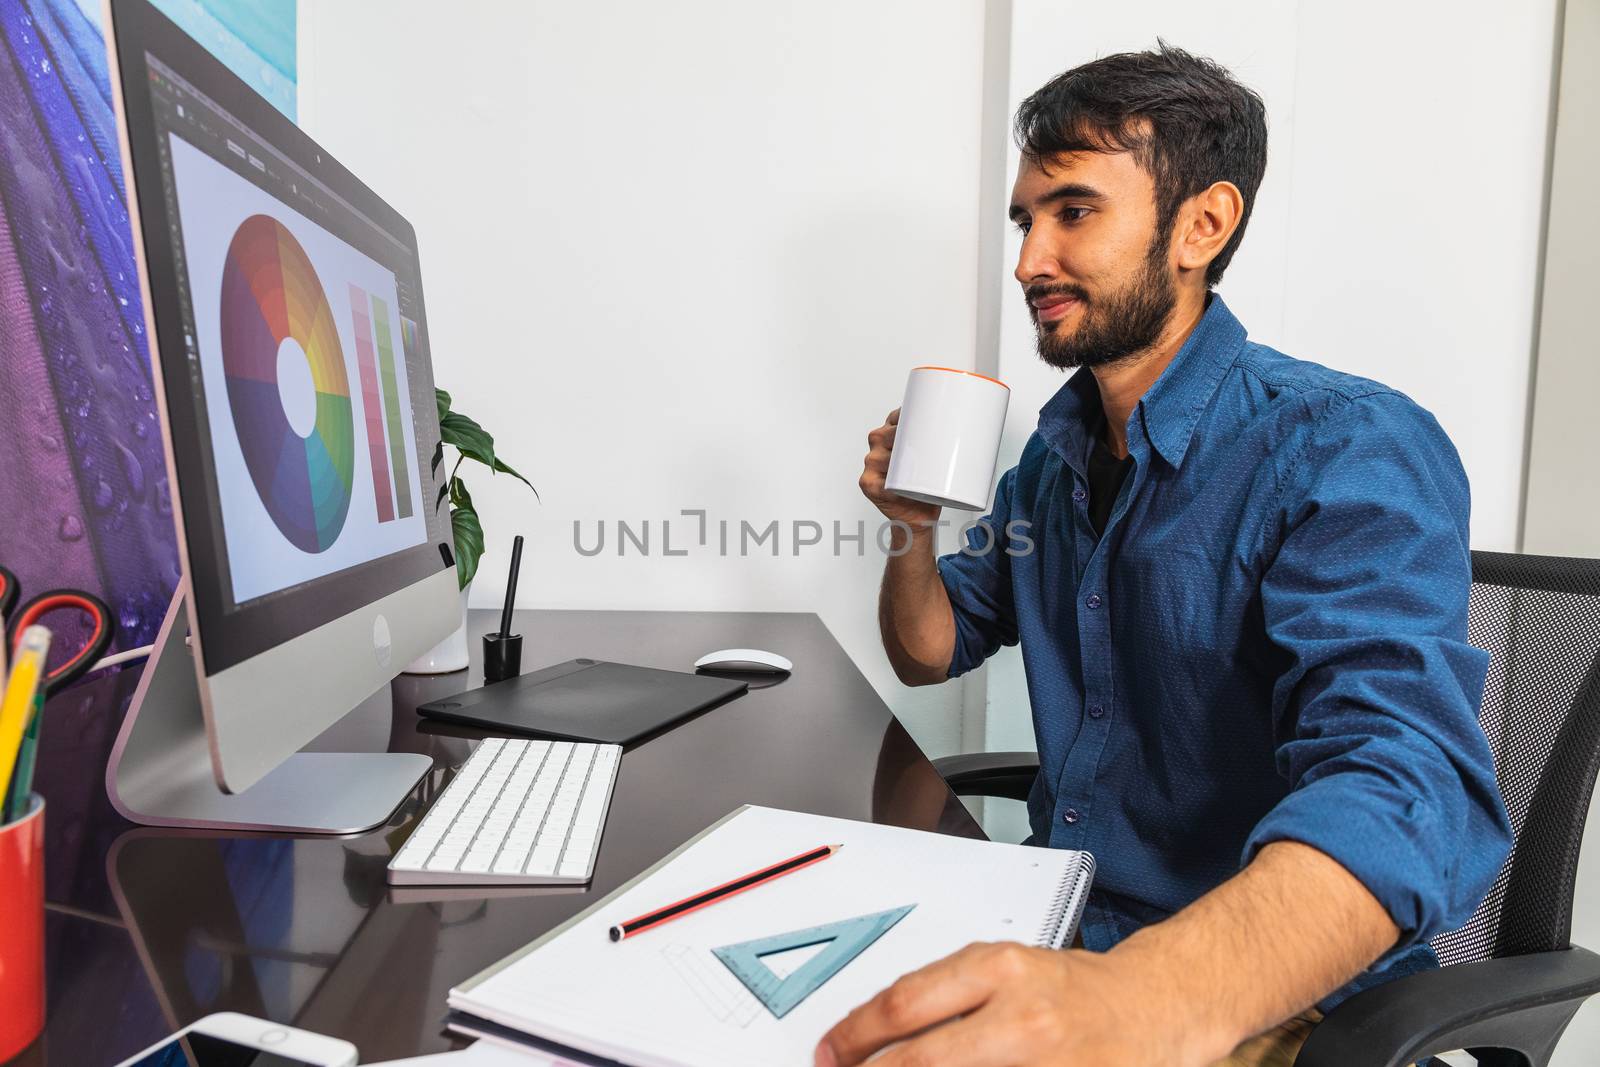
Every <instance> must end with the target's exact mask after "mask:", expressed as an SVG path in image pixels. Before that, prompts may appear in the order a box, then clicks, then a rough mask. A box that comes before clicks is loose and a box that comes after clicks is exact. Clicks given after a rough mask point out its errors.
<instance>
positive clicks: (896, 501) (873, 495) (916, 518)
mask: <svg viewBox="0 0 1600 1067" xmlns="http://www.w3.org/2000/svg"><path fill="white" fill-rule="evenodd" d="M899 424H900V409H899V408H895V409H894V410H893V411H891V412H889V414H888V417H886V418H885V419H884V420H883V425H882V426H879V427H878V428H877V429H876V430H873V431H872V432H871V433H869V434H867V456H866V459H865V460H863V461H862V467H863V469H862V471H861V482H860V485H861V492H862V493H863V494H865V495H866V498H867V499H868V500H870V501H872V503H873V506H874V507H876V508H877V509H878V510H879V511H881V512H883V515H884V518H887V519H890V520H899V521H900V522H903V523H906V524H907V525H909V526H910V527H911V528H912V529H917V528H919V527H927V528H931V527H932V526H933V524H934V523H935V522H938V521H939V505H937V504H924V503H921V502H920V501H916V500H907V499H906V498H905V497H903V496H896V495H895V494H894V493H891V492H889V490H887V489H885V488H884V485H883V483H884V481H885V479H887V478H888V477H889V455H890V453H891V452H893V451H894V434H895V428H896V427H897V426H899ZM896 543H898V537H897V538H896Z"/></svg>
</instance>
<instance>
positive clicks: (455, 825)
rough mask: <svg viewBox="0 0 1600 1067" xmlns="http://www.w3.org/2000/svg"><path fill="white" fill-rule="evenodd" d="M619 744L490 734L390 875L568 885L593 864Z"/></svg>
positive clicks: (428, 881) (410, 881) (400, 879)
mask: <svg viewBox="0 0 1600 1067" xmlns="http://www.w3.org/2000/svg"><path fill="white" fill-rule="evenodd" d="M621 756H622V746H620V745H595V744H589V743H587V742H579V741H535V740H522V739H519V738H506V737H490V738H486V739H485V740H484V741H483V742H482V743H481V744H479V745H478V747H477V749H475V750H474V751H473V753H472V755H471V756H469V757H467V762H466V763H464V764H462V765H461V769H460V770H459V771H457V772H456V777H455V780H454V781H452V782H451V783H450V784H449V785H448V786H446V787H445V791H444V792H443V793H442V794H441V795H440V796H439V799H438V800H436V801H434V802H433V807H431V808H429V809H428V813H427V814H426V815H424V816H423V817H422V822H421V823H420V824H418V826H417V828H416V829H415V830H414V831H412V833H411V836H410V837H408V838H407V839H406V842H405V844H404V845H402V846H401V848H400V851H399V852H397V853H396V854H395V857H394V859H392V860H390V861H389V881H390V882H391V883H392V884H394V885H460V884H482V885H567V884H572V883H581V882H587V881H588V880H589V879H590V877H591V876H592V875H593V873H594V858H595V853H596V852H597V851H598V849H599V847H600V831H601V830H602V829H604V827H605V824H606V809H607V807H609V806H610V804H611V787H612V786H613V785H614V784H615V783H616V780H617V762H618V760H620V759H621Z"/></svg>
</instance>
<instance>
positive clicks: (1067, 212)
mask: <svg viewBox="0 0 1600 1067" xmlns="http://www.w3.org/2000/svg"><path fill="white" fill-rule="evenodd" d="M1088 216H1089V209H1088V208H1086V207H1064V208H1062V209H1061V219H1062V221H1063V222H1081V221H1082V220H1084V219H1085V218H1088Z"/></svg>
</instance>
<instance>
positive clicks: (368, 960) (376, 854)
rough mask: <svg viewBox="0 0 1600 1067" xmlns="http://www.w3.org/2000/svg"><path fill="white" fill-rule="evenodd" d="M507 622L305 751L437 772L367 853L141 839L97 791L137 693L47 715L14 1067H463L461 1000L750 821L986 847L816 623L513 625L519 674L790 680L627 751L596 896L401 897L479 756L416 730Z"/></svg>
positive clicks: (81, 699)
mask: <svg viewBox="0 0 1600 1067" xmlns="http://www.w3.org/2000/svg"><path fill="white" fill-rule="evenodd" d="M496 621H497V620H496V619H495V613H493V612H488V611H475V612H473V613H472V620H471V623H470V626H471V627H472V629H473V634H472V638H471V644H472V651H473V665H472V667H471V669H470V670H469V671H468V672H458V673H456V674H447V675H438V676H433V677H412V676H402V677H400V678H399V679H396V680H395V681H394V682H393V683H392V684H391V685H389V686H387V687H385V688H384V689H383V690H381V691H379V692H378V693H376V694H374V695H373V697H372V698H370V699H369V700H367V701H366V702H365V703H363V704H362V706H361V707H360V708H359V709H357V710H356V711H355V712H353V713H352V714H351V715H349V716H347V717H346V718H345V719H344V720H342V721H341V722H340V723H339V724H338V725H336V726H335V727H333V728H332V729H331V730H329V731H328V732H327V733H326V734H324V735H323V736H322V737H320V738H318V740H317V741H316V743H315V744H314V745H313V746H312V747H314V748H318V749H321V750H324V751H382V750H384V749H389V750H393V751H409V752H423V753H426V754H428V755H430V756H432V757H433V758H434V762H435V770H434V773H433V774H432V775H430V776H429V777H428V778H427V779H425V780H424V782H423V784H422V785H421V786H419V788H418V790H417V791H416V794H414V795H413V796H412V797H411V798H409V799H408V800H407V802H406V803H405V804H404V805H402V807H401V809H400V811H399V812H397V813H396V815H395V817H394V818H393V819H392V820H391V821H390V823H389V824H388V825H387V826H386V827H384V828H383V829H381V830H378V831H374V832H373V833H370V834H365V835H362V836H359V837H347V838H294V837H285V836H277V835H266V834H251V835H218V834H215V833H209V832H194V831H171V830H156V829H150V828H140V827H134V826H132V825H130V824H129V823H127V822H126V821H124V820H123V819H122V818H121V817H120V816H118V815H117V814H116V812H114V811H113V810H112V808H111V805H110V803H109V802H108V801H107V799H106V793H105V781H104V779H105V765H106V758H107V756H108V755H109V753H110V750H111V745H112V742H113V741H114V740H115V738H116V733H117V728H118V725H119V724H120V721H121V717H122V714H123V712H124V711H125V710H126V708H127V704H128V700H129V699H130V697H131V696H132V694H133V689H134V685H135V684H136V683H137V680H138V671H137V670H131V669H130V670H126V671H123V672H122V673H121V674H113V675H108V676H107V677H105V678H102V679H100V680H98V681H93V682H90V683H88V684H86V685H84V686H81V687H79V688H77V689H73V690H69V691H67V692H64V693H62V694H61V695H60V696H59V697H57V698H56V699H55V700H54V701H52V702H51V705H50V707H49V708H48V710H47V712H46V714H47V719H46V724H45V731H44V737H43V742H42V744H43V748H42V756H41V761H40V766H39V776H38V787H39V791H40V792H41V793H42V794H43V795H44V796H45V798H46V801H47V804H48V809H47V812H46V820H47V826H46V828H47V836H48V856H47V866H46V879H47V886H46V899H47V909H48V910H47V915H46V931H45V936H46V946H47V949H46V950H47V953H48V960H47V967H48V982H49V990H48V998H49V1009H48V1010H49V1019H48V1024H47V1028H46V1031H45V1036H44V1038H43V1039H42V1040H41V1041H40V1042H39V1043H37V1044H36V1045H35V1046H34V1048H33V1049H31V1050H30V1051H29V1052H27V1053H24V1055H23V1057H22V1059H21V1061H20V1062H21V1063H24V1064H46V1063H48V1064H53V1065H56V1067H100V1065H109V1064H114V1063H116V1062H117V1061H119V1060H121V1059H123V1058H124V1057H126V1056H130V1055H132V1054H133V1053H135V1052H137V1051H138V1050H139V1049H140V1048H142V1047H144V1046H145V1045H148V1044H151V1043H153V1042H155V1041H157V1040H159V1039H160V1038H161V1037H162V1036H164V1035H166V1034H168V1033H170V1032H171V1031H172V1030H174V1029H177V1028H178V1027H180V1026H183V1025H185V1024H187V1023H189V1022H192V1021H193V1020H195V1019H197V1018H199V1017H200V1016H202V1015H206V1014H209V1013H210V1012H214V1011H239V1012H245V1013H247V1014H250V1015H257V1016H261V1017H264V1018H268V1019H274V1020H277V1021H280V1022H285V1023H292V1024H295V1025H297V1026H302V1027H305V1028H307V1029H310V1030H316V1031H319V1032H321V1033H326V1034H331V1035H334V1036H336V1037H342V1038H345V1039H347V1040H349V1041H353V1042H354V1043H355V1044H356V1046H357V1047H358V1048H359V1049H360V1051H361V1062H362V1063H369V1062H378V1061H382V1060H388V1059H395V1058H399V1057H402V1056H411V1055H418V1054H421V1053H426V1052H441V1051H445V1050H447V1049H450V1048H452V1047H458V1045H457V1044H455V1043H453V1042H452V1040H451V1038H450V1037H449V1036H447V1035H446V1034H445V1033H444V1031H443V1028H442V1019H443V1016H444V1011H445V995H446V993H447V992H448V990H449V989H450V987H451V986H452V985H454V984H456V983H458V982H460V981H462V980H463V979H465V978H467V977H469V976H471V975H472V974H474V973H476V972H477V971H479V970H480V969H482V968H483V967H485V966H487V965H488V964H490V963H493V962H494V961H495V960H497V959H499V958H500V957H502V956H504V955H506V954H507V953H509V952H511V951H512V950H513V949H516V948H518V947H519V946H521V945H522V944H524V943H525V942H527V941H530V940H532V939H533V938H535V937H537V936H539V935H540V934H541V933H543V932H544V931H546V930H548V929H549V928H551V927H553V926H555V925H556V924H557V923H559V922H561V921H562V920H564V919H566V918H567V917H568V916H570V915H572V914H573V913H574V912H576V911H578V910H580V909H581V908H583V907H585V906H586V905H587V904H588V903H589V902H590V901H592V900H595V899H597V898H598V897H599V896H601V895H603V894H605V893H607V892H610V891H611V890H612V889H614V888H615V887H616V886H618V885H620V884H621V883H623V882H625V881H626V880H627V879H629V878H630V877H632V876H633V875H634V874H636V873H638V872H639V871H640V870H642V869H644V868H645V867H647V866H649V865H650V864H651V863H653V862H654V861H655V860H657V859H659V858H660V857H662V856H663V855H665V854H666V853H667V852H669V851H671V850H672V849H673V848H674V847H676V846H677V845H678V844H679V843H680V842H682V841H683V840H684V839H686V838H688V837H689V836H690V835H692V834H694V833H695V832H696V831H698V830H700V829H701V828H703V827H705V826H706V825H708V824H709V823H711V822H713V821H714V820H716V819H718V818H720V817H721V816H722V815H724V814H726V813H727V812H728V811H730V810H731V809H733V808H734V807H736V806H738V805H739V804H746V803H753V804H765V805H769V806H773V807H783V808H792V809H795V810H800V811H811V812H817V813H820V814H826V815H838V816H844V817H848V818H853V819H869V820H872V821H875V822H880V823H891V824H894V825H898V826H909V827H916V828H919V829H928V830H940V831H943V832H946V833H953V834H962V835H966V836H970V837H981V836H982V831H981V830H980V829H979V827H978V826H977V824H976V823H975V822H974V821H973V820H972V818H971V817H970V816H969V815H968V813H967V811H966V809H965V808H964V807H962V805H961V802H960V801H959V800H957V799H956V798H955V796H954V795H952V794H951V793H950V791H949V790H948V789H947V788H946V787H945V785H944V782H943V781H942V780H941V779H940V778H939V776H938V774H937V773H936V772H935V771H934V769H933V767H932V765H931V764H930V763H929V762H928V759H927V757H925V756H924V755H923V753H922V751H921V749H919V748H918V747H917V745H916V743H915V742H914V741H912V740H911V738H910V736H909V735H908V734H907V733H906V731H905V729H904V728H903V727H902V726H901V725H900V723H899V722H898V721H897V720H896V719H895V718H894V716H893V715H892V714H891V713H890V712H889V709H888V708H887V707H886V706H885V705H884V703H883V702H882V701H881V700H879V699H878V696H877V694H876V693H875V692H874V691H873V689H872V687H871V686H870V685H868V684H867V680H866V679H865V678H864V677H862V675H861V672H860V671H858V670H857V669H856V667H855V665H854V664H853V663H851V662H850V659H849V657H847V656H846V655H845V653H844V650H843V649H842V648H840V647H839V643H838V642H837V641H835V640H834V638H833V636H832V635H831V634H830V633H828V631H827V629H826V628H825V627H824V626H823V625H822V622H821V620H820V619H818V618H817V616H816V615H812V614H783V613H720V612H603V611H525V612H518V615H517V624H518V629H520V630H521V632H522V633H523V634H524V646H523V660H524V664H525V667H526V669H528V670H534V669H537V668H538V667H540V666H544V665H546V664H550V663H558V662H561V661H563V660H568V659H573V658H576V657H579V656H591V657H594V658H597V659H609V660H615V661H619V662H625V663H638V664H642V665H645V666H652V667H664V668H668V669H676V670H689V669H692V667H691V664H692V663H693V662H694V660H695V659H696V658H697V657H699V656H700V655H702V654H704V653H706V652H709V651H712V650H713V649H718V648H729V647H756V648H767V649H771V650H772V651H775V652H780V653H782V654H783V655H785V656H788V657H789V658H790V659H791V660H793V661H794V673H793V674H792V675H790V676H789V677H788V678H786V679H784V680H782V681H780V682H778V683H777V684H768V685H766V686H765V687H764V688H760V689H755V688H752V690H751V691H750V692H749V693H747V694H745V695H744V696H742V697H739V698H738V699H735V700H733V701H730V702H729V703H726V704H723V705H721V706H719V707H716V708H713V709H711V710H709V711H707V712H704V713H702V714H701V715H699V716H697V717H695V718H693V719H690V720H688V721H686V722H683V723H681V724H679V725H678V726H676V727H674V728H672V729H670V730H667V731H665V732H663V733H660V734H658V735H656V736H654V737H652V738H649V739H647V740H645V741H643V742H640V743H638V744H636V745H633V746H630V747H629V748H628V750H627V751H626V752H625V753H624V755H623V758H622V764H621V769H620V772H619V775H618V779H617V786H616V794H615V797H614V799H613V801H612V805H611V812H610V816H609V818H608V819H607V822H606V828H605V834H604V836H603V838H602V839H601V844H600V855H599V859H598V861H597V865H596V869H595V877H594V881H593V883H592V884H591V885H590V886H588V887H587V888H582V889H570V888H560V889H495V890H482V889H462V888H459V887H452V888H449V889H444V888H439V889H433V888H428V887H406V888H391V887H389V886H388V885H387V883H386V882H385V880H384V868H385V865H386V864H387V863H388V860H389V857H390V855H391V854H392V852H393V850H394V848H396V847H397V845H398V842H399V841H400V840H402V839H403V838H404V836H405V835H406V833H407V832H408V831H409V828H410V825H411V823H412V822H413V821H414V820H415V819H416V818H417V816H418V814H419V813H420V812H421V810H422V809H423V808H424V807H425V806H426V804H427V803H428V802H429V801H430V800H431V799H432V797H433V796H434V795H436V794H437V792H438V790H439V789H440V788H441V787H442V785H443V778H444V772H445V769H446V768H450V767H455V766H459V765H460V764H461V762H462V761H463V760H465V759H466V757H467V754H468V753H469V752H470V751H471V750H472V747H473V745H474V744H475V742H476V739H477V738H478V737H479V736H481V735H480V734H478V733H477V732H476V731H472V730H467V729H461V728H456V727H450V726H445V725H442V724H434V723H431V722H428V721H426V720H423V719H420V718H418V717H417V715H416V713H415V711H414V710H413V709H414V708H415V707H416V705H417V704H419V703H421V702H423V701H427V700H431V699H434V698H436V697H441V696H446V695H448V694H450V693H453V692H459V691H461V690H462V689H466V688H468V687H469V686H472V685H477V684H479V682H481V680H482V672H481V667H480V665H479V663H478V655H479V652H480V649H481V643H480V642H479V641H478V634H480V633H482V632H484V631H487V630H489V629H492V628H493V627H494V625H495V623H496ZM757 684H762V683H761V682H759V681H758V682H757Z"/></svg>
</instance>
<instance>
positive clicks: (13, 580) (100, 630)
mask: <svg viewBox="0 0 1600 1067" xmlns="http://www.w3.org/2000/svg"><path fill="white" fill-rule="evenodd" d="M21 596H22V587H21V586H20V585H18V584H17V576H16V575H15V574H12V573H11V572H10V571H8V570H6V568H4V567H0V617H4V618H5V620H6V630H5V640H6V648H7V649H8V650H9V651H10V652H11V653H13V654H15V652H16V648H17V642H18V641H19V640H20V639H21V637H22V631H24V630H26V629H27V628H28V627H30V626H32V625H33V624H34V623H36V622H38V621H39V620H40V619H42V618H43V617H44V616H45V615H48V614H49V613H50V612H52V611H59V610H60V609H62V608H76V609H77V610H78V611H81V612H82V613H83V614H85V615H87V616H89V620H90V623H91V624H92V625H91V626H90V631H89V639H88V640H87V641H86V642H85V643H84V645H83V647H82V648H80V649H78V651H77V652H75V653H73V654H72V655H71V656H70V657H68V658H67V660H66V661H65V662H64V663H58V664H56V666H55V668H54V669H53V670H50V671H47V672H46V673H45V676H44V678H43V679H42V680H41V681H40V683H39V691H40V694H41V695H42V696H45V697H49V696H52V695H54V694H55V693H56V692H58V691H59V690H61V689H64V688H65V687H66V686H68V685H71V684H72V683H73V682H75V681H77V680H78V679H79V678H82V677H83V676H84V675H85V674H87V673H89V669H90V668H91V667H93V666H94V665H95V664H96V663H98V662H99V661H100V657H101V656H103V655H105V652H106V648H107V647H108V646H110V644H111V641H112V639H113V638H114V637H115V636H116V632H117V627H116V623H115V622H114V621H113V620H112V618H111V609H110V608H108V607H106V605H105V601H103V600H101V599H100V598H99V597H97V596H95V595H94V594H93V593H86V592H84V591H83V590H82V589H50V590H47V591H46V592H43V593H40V594H39V595H38V596H36V597H33V598H32V599H31V600H28V601H26V602H24V603H23V604H20V605H18V604H17V600H18V598H20V597H21ZM13 609H15V610H13ZM55 647H56V646H52V651H54V649H55ZM7 658H8V659H9V658H10V657H9V656H8V657H7Z"/></svg>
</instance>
